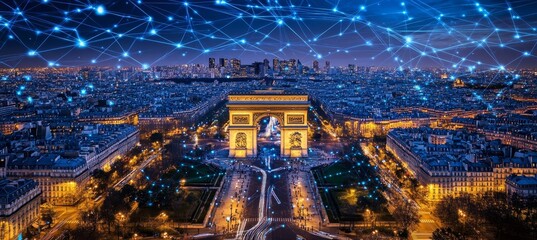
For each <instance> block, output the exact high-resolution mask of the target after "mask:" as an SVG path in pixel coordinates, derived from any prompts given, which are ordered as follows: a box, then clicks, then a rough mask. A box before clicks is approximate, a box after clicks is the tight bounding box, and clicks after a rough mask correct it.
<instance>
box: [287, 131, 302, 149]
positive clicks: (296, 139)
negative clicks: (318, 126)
mask: <svg viewBox="0 0 537 240" xmlns="http://www.w3.org/2000/svg"><path fill="white" fill-rule="evenodd" d="M289 142H290V143H291V148H292V149H297V148H298V149H301V148H302V134H300V133H299V132H295V133H293V134H291V138H290V139H289Z"/></svg>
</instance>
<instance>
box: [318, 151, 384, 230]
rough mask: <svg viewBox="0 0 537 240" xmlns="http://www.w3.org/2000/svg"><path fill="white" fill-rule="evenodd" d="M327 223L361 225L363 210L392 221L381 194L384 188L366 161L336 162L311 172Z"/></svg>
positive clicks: (380, 218) (381, 218)
mask: <svg viewBox="0 0 537 240" xmlns="http://www.w3.org/2000/svg"><path fill="white" fill-rule="evenodd" d="M312 174H313V176H314V178H315V181H316V182H317V186H318V188H319V193H320V195H321V200H322V201H323V205H324V207H325V210H326V213H327V215H328V218H329V220H330V222H340V221H363V219H364V217H363V213H364V211H365V210H366V209H370V210H372V211H374V212H375V214H376V216H377V220H391V219H392V218H391V216H390V215H389V214H388V211H387V209H386V208H385V207H384V203H385V202H386V200H385V199H384V197H383V196H382V194H381V191H382V190H383V189H384V186H383V185H382V183H381V182H380V180H379V179H378V177H377V175H376V172H375V170H374V169H373V167H372V166H370V165H369V164H368V163H367V161H365V162H364V161H355V162H353V161H338V162H335V163H332V164H330V165H327V166H320V167H316V168H313V169H312Z"/></svg>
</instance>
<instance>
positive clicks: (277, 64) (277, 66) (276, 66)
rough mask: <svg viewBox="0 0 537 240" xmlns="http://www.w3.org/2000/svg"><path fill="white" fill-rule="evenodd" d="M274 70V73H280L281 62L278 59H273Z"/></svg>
mask: <svg viewBox="0 0 537 240" xmlns="http://www.w3.org/2000/svg"><path fill="white" fill-rule="evenodd" d="M272 70H273V71H274V72H279V71H280V60H279V59H278V58H274V59H272Z"/></svg>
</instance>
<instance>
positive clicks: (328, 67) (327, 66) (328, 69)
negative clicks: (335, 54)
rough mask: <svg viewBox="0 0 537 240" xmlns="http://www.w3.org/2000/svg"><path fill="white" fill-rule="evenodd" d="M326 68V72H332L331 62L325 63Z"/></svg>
mask: <svg viewBox="0 0 537 240" xmlns="http://www.w3.org/2000/svg"><path fill="white" fill-rule="evenodd" d="M324 68H325V70H326V72H328V71H330V61H326V62H325V63H324Z"/></svg>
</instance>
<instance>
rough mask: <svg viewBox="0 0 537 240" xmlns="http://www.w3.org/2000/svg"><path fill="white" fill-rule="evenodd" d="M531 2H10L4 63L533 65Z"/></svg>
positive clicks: (0, 21) (5, 9)
mask: <svg viewBox="0 0 537 240" xmlns="http://www.w3.org/2000/svg"><path fill="white" fill-rule="evenodd" d="M536 5H537V3H534V2H529V1H511V2H503V1H482V2H477V1H449V2H444V1H435V2H430V1H429V2H428V3H427V4H426V3H423V2H416V1H380V2H367V1H366V2H364V1H311V0H310V1H300V2H298V3H296V2H293V3H291V2H288V1H280V2H278V1H266V2H265V1H249V2H247V3H242V2H236V1H220V0H218V1H209V0H207V1H166V2H161V1H130V0H129V1H125V2H114V1H103V2H87V3H84V2H75V3H64V2H58V1H49V0H42V1H35V2H34V1H33V2H26V3H24V4H20V3H16V2H13V3H9V2H4V3H2V4H1V5H0V34H1V35H0V36H1V40H2V42H1V45H0V51H2V52H3V54H2V57H0V65H1V66H2V67H3V68H15V67H30V66H32V67H47V66H48V67H61V66H66V67H70V66H91V65H95V66H116V67H117V66H120V67H123V66H134V67H145V66H147V67H149V66H159V65H177V64H188V63H205V62H206V59H207V58H208V57H214V58H216V59H218V58H229V59H231V58H239V59H244V61H245V62H254V61H255V60H256V59H265V58H267V59H272V58H274V57H278V58H280V59H291V58H294V59H301V61H302V62H303V63H311V62H313V61H314V60H316V59H317V60H319V61H320V62H324V61H331V62H332V65H333V66H342V65H347V64H355V65H377V66H387V67H402V68H425V67H441V68H449V69H453V70H461V69H470V70H471V69H475V68H485V69H490V68H497V69H502V68H515V69H516V68H527V67H531V66H534V65H535V64H536V63H537V59H536V57H535V47H536V44H535V40H536V39H537V38H536V37H537V35H536V27H537V26H533V25H532V23H533V22H536V21H537V19H536V18H537V17H536V16H535V15H534V14H532V13H531V9H534V8H535V7H536Z"/></svg>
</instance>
